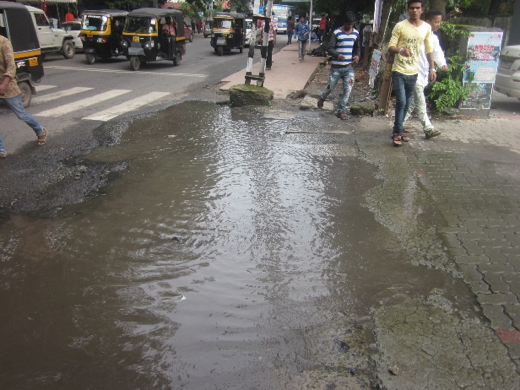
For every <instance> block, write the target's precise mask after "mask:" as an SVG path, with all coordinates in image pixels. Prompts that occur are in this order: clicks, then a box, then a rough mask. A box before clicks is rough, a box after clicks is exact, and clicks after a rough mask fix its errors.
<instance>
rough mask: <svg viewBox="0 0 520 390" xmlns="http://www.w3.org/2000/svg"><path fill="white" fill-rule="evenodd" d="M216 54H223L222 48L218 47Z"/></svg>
mask: <svg viewBox="0 0 520 390" xmlns="http://www.w3.org/2000/svg"><path fill="white" fill-rule="evenodd" d="M217 54H218V55H219V56H222V55H223V54H224V48H223V47H222V46H219V47H218V48H217Z"/></svg>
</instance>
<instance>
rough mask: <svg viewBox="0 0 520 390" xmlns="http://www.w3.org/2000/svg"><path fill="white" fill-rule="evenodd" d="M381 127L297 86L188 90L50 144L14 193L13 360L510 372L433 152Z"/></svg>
mask: <svg viewBox="0 0 520 390" xmlns="http://www.w3.org/2000/svg"><path fill="white" fill-rule="evenodd" d="M384 131H385V122H383V121H381V120H377V119H366V118H365V119H362V120H361V119H353V120H352V121H349V122H348V123H346V124H345V123H343V122H341V121H339V120H337V119H336V118H334V116H333V115H331V114H330V113H323V112H316V111H314V110H311V111H306V112H300V111H299V109H298V102H297V101H286V102H280V103H277V104H276V105H275V106H274V107H273V108H257V109H246V108H235V109H231V108H229V107H226V106H221V105H216V104H213V103H210V102H184V103H182V104H179V105H176V106H172V107H170V108H168V109H166V110H164V111H162V112H160V113H157V114H154V115H151V116H145V117H142V118H135V119H133V120H129V121H126V122H121V123H117V124H108V125H105V126H104V127H101V128H99V129H98V130H96V132H95V133H94V138H93V141H92V140H91V142H90V143H88V144H85V148H84V149H83V153H81V151H80V149H78V151H76V152H75V153H74V154H70V155H65V154H62V155H60V154H57V155H55V157H54V159H55V160H54V161H53V162H52V163H48V164H47V165H45V166H43V167H41V169H42V170H43V172H54V173H53V175H55V176H53V179H52V180H51V179H49V181H48V182H46V181H45V180H40V181H39V182H38V183H40V184H38V185H34V186H32V187H31V184H32V182H30V181H28V182H26V183H25V184H20V183H19V184H13V188H14V192H15V193H18V194H19V196H18V197H19V200H17V201H16V202H15V203H13V204H10V203H8V202H7V200H6V199H7V197H4V198H2V199H3V200H2V204H3V205H4V208H3V210H4V211H3V213H4V214H3V216H4V221H3V223H2V224H1V225H0V240H1V241H0V242H1V247H2V250H1V254H0V260H1V261H0V286H1V289H0V299H1V301H2V302H3V304H2V307H3V317H4V318H6V319H7V320H4V321H2V322H1V328H0V331H1V332H2V334H3V335H5V336H6V337H3V338H2V340H1V341H0V348H1V349H2V350H3V351H6V353H4V354H2V357H1V358H0V367H1V369H0V379H1V380H2V382H3V383H6V384H7V386H8V388H13V389H16V388H41V389H46V388H49V389H50V388H52V389H56V388H78V389H80V388H100V389H101V388H143V389H144V388H154V389H155V388H158V389H159V388H164V389H168V388H174V389H219V388H226V389H247V388H250V389H313V388H325V389H367V388H377V387H379V388H396V389H415V388H443V389H451V388H454V389H457V388H504V389H505V388H508V389H512V388H515V386H516V384H517V383H518V381H517V379H518V376H517V374H516V373H515V371H514V370H515V366H514V363H513V362H512V361H511V360H510V359H509V357H508V356H507V350H506V349H505V347H504V346H503V345H502V344H501V343H500V341H499V340H498V338H497V337H496V336H494V333H493V331H492V330H491V328H490V326H489V324H488V323H487V322H486V320H485V318H484V317H483V315H482V313H481V310H480V308H479V307H478V305H477V302H476V300H475V296H474V295H473V293H472V292H471V291H470V289H469V288H468V286H467V285H466V284H465V283H464V282H463V280H462V279H461V278H460V277H459V276H460V274H459V271H458V268H457V267H456V266H455V265H454V263H453V261H452V259H451V257H450V253H449V251H448V250H447V248H446V247H445V243H444V241H443V237H442V235H441V234H439V229H440V228H441V227H443V226H445V225H446V221H445V217H444V216H443V215H442V214H441V213H439V211H438V208H437V205H436V204H435V202H434V201H433V199H432V197H431V194H430V193H429V191H428V189H427V188H426V187H425V186H424V183H422V182H421V181H420V180H418V175H420V173H419V168H420V167H415V166H410V161H409V160H408V159H407V157H406V155H404V154H402V153H395V149H392V148H390V147H388V148H386V149H385V148H384V147H382V142H381V137H384ZM382 134H383V135H382ZM387 138H388V140H389V137H387ZM388 144H389V142H388ZM31 174H34V172H27V173H26V174H25V175H26V176H23V177H27V178H30V177H31ZM40 179H41V178H40ZM13 183H14V182H13ZM34 183H36V182H34ZM41 183H44V184H45V183H46V185H44V184H41ZM23 188H25V193H24V192H23V191H22V189H23ZM27 188H31V189H33V190H32V191H27ZM16 191H17V192H16ZM42 200H45V201H44V203H42ZM42 204H43V206H42ZM36 205H39V206H40V207H36Z"/></svg>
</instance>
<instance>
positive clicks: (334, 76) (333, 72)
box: [320, 68, 341, 100]
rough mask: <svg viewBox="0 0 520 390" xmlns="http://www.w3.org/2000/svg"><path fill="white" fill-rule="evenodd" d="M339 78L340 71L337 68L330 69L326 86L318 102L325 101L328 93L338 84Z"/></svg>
mask: <svg viewBox="0 0 520 390" xmlns="http://www.w3.org/2000/svg"><path fill="white" fill-rule="evenodd" d="M340 78H341V70H340V69H339V68H330V72H329V77H328V80H327V85H326V86H325V89H324V90H323V92H322V94H321V96H320V100H325V99H327V96H329V95H330V93H331V92H332V91H333V90H334V88H336V84H337V83H338V81H339V79H340Z"/></svg>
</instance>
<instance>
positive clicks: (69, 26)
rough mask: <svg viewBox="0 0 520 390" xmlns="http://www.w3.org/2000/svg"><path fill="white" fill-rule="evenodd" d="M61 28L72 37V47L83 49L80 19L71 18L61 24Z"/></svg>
mask: <svg viewBox="0 0 520 390" xmlns="http://www.w3.org/2000/svg"><path fill="white" fill-rule="evenodd" d="M62 26H63V29H64V30H65V31H67V32H68V33H69V34H70V35H72V37H73V38H74V47H75V48H76V50H78V49H79V50H82V49H83V41H82V40H81V20H73V21H72V22H65V23H63V24H62Z"/></svg>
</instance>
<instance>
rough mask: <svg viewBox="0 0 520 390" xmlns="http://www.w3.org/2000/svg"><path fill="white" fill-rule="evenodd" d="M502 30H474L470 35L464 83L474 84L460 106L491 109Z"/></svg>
mask: <svg viewBox="0 0 520 390" xmlns="http://www.w3.org/2000/svg"><path fill="white" fill-rule="evenodd" d="M502 34H503V33H502V32H501V31H493V32H480V31H474V32H471V33H470V36H469V37H468V49H467V57H466V58H467V59H466V69H465V71H464V79H463V81H464V84H465V85H466V84H467V83H469V82H470V80H471V79H472V81H471V84H472V85H473V86H474V88H473V91H472V92H471V95H470V97H469V98H468V100H467V101H465V102H463V103H462V104H461V106H460V108H474V109H489V108H490V107H491V95H492V93H493V84H494V83H495V76H496V73H497V68H498V61H499V57H500V47H501V44H502Z"/></svg>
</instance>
